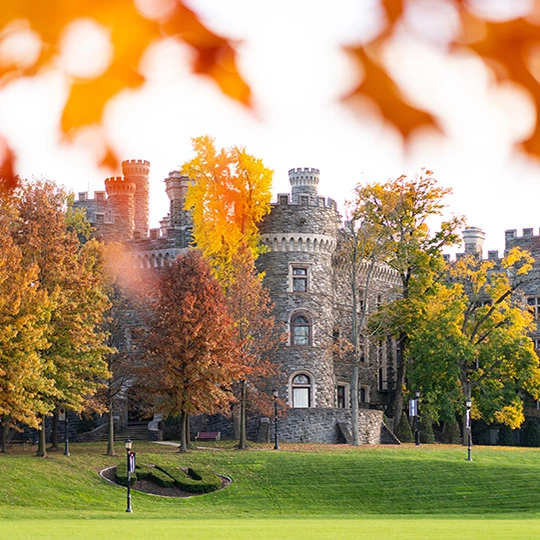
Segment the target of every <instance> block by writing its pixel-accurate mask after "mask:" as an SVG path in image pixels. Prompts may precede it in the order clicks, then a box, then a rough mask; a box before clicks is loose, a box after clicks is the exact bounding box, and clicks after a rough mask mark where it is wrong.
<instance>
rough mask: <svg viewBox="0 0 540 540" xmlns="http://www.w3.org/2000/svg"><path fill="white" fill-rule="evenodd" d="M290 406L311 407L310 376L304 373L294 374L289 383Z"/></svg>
mask: <svg viewBox="0 0 540 540" xmlns="http://www.w3.org/2000/svg"><path fill="white" fill-rule="evenodd" d="M291 390H292V406H293V407H294V408H296V409H298V408H305V407H311V377H309V375H306V374H305V373H299V374H298V375H295V376H294V377H293V379H292V383H291Z"/></svg>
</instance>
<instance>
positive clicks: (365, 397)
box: [359, 386, 369, 403]
mask: <svg viewBox="0 0 540 540" xmlns="http://www.w3.org/2000/svg"><path fill="white" fill-rule="evenodd" d="M359 398H360V403H369V386H361V387H360V392H359Z"/></svg>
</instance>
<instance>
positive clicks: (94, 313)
mask: <svg viewBox="0 0 540 540" xmlns="http://www.w3.org/2000/svg"><path fill="white" fill-rule="evenodd" d="M69 202H70V198H69V197H68V195H67V193H66V192H65V191H64V190H63V189H62V188H59V187H57V186H56V185H55V184H54V183H52V182H34V183H25V184H23V185H22V186H21V187H20V189H19V191H18V192H17V199H16V204H17V208H18V215H17V222H16V226H15V228H14V234H13V238H14V239H15V242H16V244H17V246H18V247H19V248H20V250H21V253H22V261H23V264H24V265H28V266H35V267H37V268H38V271H39V274H38V279H39V286H40V287H41V288H42V289H43V290H44V291H46V292H47V295H48V297H49V298H50V299H51V301H52V303H53V309H52V311H51V318H50V323H49V325H48V327H47V331H46V333H45V337H46V340H47V342H46V345H45V346H44V347H43V348H42V349H41V350H40V351H39V354H40V357H41V361H42V364H43V370H42V373H43V375H44V377H45V378H46V379H48V381H49V386H48V387H47V388H42V391H41V392H40V394H39V399H40V401H41V402H42V409H43V415H42V419H41V430H40V444H39V448H38V455H39V456H45V455H46V451H45V430H44V419H45V415H46V414H48V413H50V412H51V411H53V410H54V409H55V408H56V406H57V405H58V404H63V405H64V406H65V407H67V408H68V409H71V410H74V411H77V412H81V411H82V410H83V409H84V408H85V406H86V405H87V402H88V398H89V397H90V396H91V395H92V394H94V393H95V391H96V390H97V388H98V387H99V384H100V383H99V380H98V379H99V378H101V379H104V378H106V377H107V376H108V371H107V366H106V364H105V362H104V357H105V355H106V354H108V353H109V352H111V349H110V348H109V347H107V346H106V345H105V341H106V338H107V336H106V334H105V333H104V332H103V331H101V323H102V321H103V314H104V312H105V311H106V310H107V309H108V307H109V301H108V299H107V295H106V293H105V288H104V274H103V244H102V243H100V242H98V241H96V240H90V241H88V242H86V243H85V244H84V245H81V244H80V242H79V240H78V236H77V232H78V231H77V229H76V228H72V225H73V227H76V225H77V224H78V223H80V220H79V216H77V214H76V213H75V214H73V211H72V210H71V209H70V206H69Z"/></svg>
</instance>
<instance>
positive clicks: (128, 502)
mask: <svg viewBox="0 0 540 540" xmlns="http://www.w3.org/2000/svg"><path fill="white" fill-rule="evenodd" d="M126 456H127V471H128V485H127V508H126V512H133V510H132V509H131V468H130V463H129V449H126Z"/></svg>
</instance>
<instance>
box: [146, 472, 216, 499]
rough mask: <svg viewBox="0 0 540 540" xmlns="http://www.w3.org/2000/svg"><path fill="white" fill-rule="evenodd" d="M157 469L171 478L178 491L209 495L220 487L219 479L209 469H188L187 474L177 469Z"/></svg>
mask: <svg viewBox="0 0 540 540" xmlns="http://www.w3.org/2000/svg"><path fill="white" fill-rule="evenodd" d="M156 468H158V467H156ZM159 469H160V470H162V471H163V472H164V473H166V474H168V475H169V476H170V477H171V478H173V479H174V483H175V485H176V486H177V487H178V488H179V489H182V490H184V491H187V492H189V493H210V492H211V491H216V489H219V488H220V486H221V478H220V477H219V476H218V475H217V474H215V473H214V472H213V471H211V470H210V469H204V468H198V469H192V468H191V467H190V468H189V469H188V471H187V473H186V472H184V471H183V470H182V469H179V468H177V467H159Z"/></svg>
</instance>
